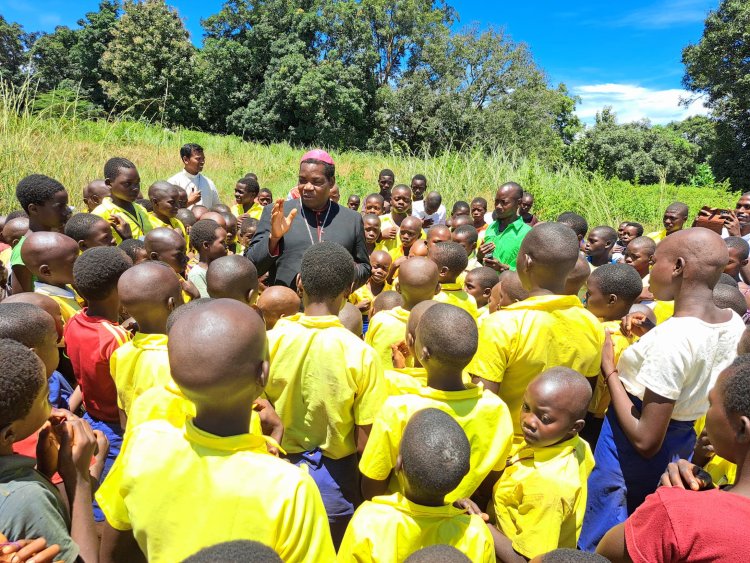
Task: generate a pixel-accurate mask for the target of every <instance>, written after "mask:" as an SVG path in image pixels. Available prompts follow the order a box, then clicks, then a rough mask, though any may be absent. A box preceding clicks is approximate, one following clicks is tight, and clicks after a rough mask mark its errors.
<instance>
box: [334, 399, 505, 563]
mask: <svg viewBox="0 0 750 563" xmlns="http://www.w3.org/2000/svg"><path fill="white" fill-rule="evenodd" d="M400 442H401V444H400V451H401V458H402V464H401V465H400V466H399V468H398V471H400V472H401V473H402V479H401V480H403V482H404V483H405V489H406V492H405V493H404V494H401V493H395V494H392V495H388V496H377V497H375V498H373V499H372V500H371V501H366V502H365V503H363V504H362V505H361V506H360V507H359V508H358V509H357V512H356V513H355V515H354V517H353V518H352V521H351V523H350V525H349V527H348V529H347V531H346V535H345V537H344V541H343V542H342V544H341V549H340V550H339V553H338V561H341V562H342V563H344V562H347V563H348V562H349V561H361V562H373V563H376V562H382V563H386V562H393V561H404V559H406V558H407V557H408V556H409V555H411V554H412V553H414V552H415V551H418V550H419V549H421V548H423V547H425V546H429V545H436V544H444V545H451V546H454V547H456V548H457V549H458V550H459V551H461V552H462V553H464V554H466V555H467V556H469V559H470V560H471V561H475V562H487V563H489V562H494V561H495V555H494V550H493V544H492V537H491V535H490V532H489V529H488V527H487V525H486V524H485V523H484V521H483V520H482V518H481V517H480V516H478V515H469V514H466V513H465V511H464V510H462V509H459V508H456V507H455V506H453V505H451V504H450V502H448V501H447V499H446V498H445V496H446V493H448V492H450V491H451V490H452V489H453V488H454V487H455V486H456V485H457V484H458V483H459V482H460V481H461V479H462V478H463V477H464V476H465V475H466V473H467V472H468V471H470V464H469V458H470V449H471V446H470V445H469V441H468V440H467V438H466V435H465V434H464V432H463V431H462V430H461V428H460V425H458V424H456V422H455V421H454V420H453V419H452V418H451V417H450V416H449V415H447V414H445V413H444V412H441V411H440V410H437V409H425V410H421V411H419V412H418V413H415V414H414V415H413V416H411V417H410V419H409V421H408V424H407V425H406V428H405V429H404V433H403V439H401V440H400Z"/></svg>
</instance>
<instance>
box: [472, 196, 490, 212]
mask: <svg viewBox="0 0 750 563" xmlns="http://www.w3.org/2000/svg"><path fill="white" fill-rule="evenodd" d="M475 203H478V204H480V205H482V206H484V208H485V209H487V200H486V199H484V198H483V197H475V198H474V199H472V200H471V204H472V205H474V204H475Z"/></svg>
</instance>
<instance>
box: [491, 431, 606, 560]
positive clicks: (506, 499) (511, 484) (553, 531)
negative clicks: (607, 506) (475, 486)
mask: <svg viewBox="0 0 750 563" xmlns="http://www.w3.org/2000/svg"><path fill="white" fill-rule="evenodd" d="M593 468H594V456H593V455H592V453H591V448H590V447H589V445H588V444H587V443H586V441H585V440H583V439H582V438H580V437H579V436H578V435H576V436H575V437H573V438H571V439H570V440H566V441H565V442H562V443H560V444H556V445H554V446H547V447H546V448H533V447H530V446H529V445H528V444H526V442H521V443H520V444H518V445H517V446H515V447H514V448H513V452H512V454H511V457H510V459H508V466H507V468H506V469H505V471H504V472H503V474H502V476H501V477H500V479H499V480H498V482H497V483H496V484H495V487H494V490H493V510H491V512H494V515H495V517H496V520H497V527H498V528H499V529H500V530H502V532H503V534H505V535H506V536H507V537H508V539H510V541H511V542H512V544H513V549H515V550H516V551H517V552H518V553H520V554H521V555H523V556H524V557H526V558H528V559H531V558H532V557H536V556H537V555H540V554H542V553H547V552H549V551H552V550H554V549H557V548H563V547H565V548H569V549H575V548H576V544H577V543H578V536H579V535H580V534H581V525H582V524H583V515H584V513H585V512H586V492H587V488H586V481H587V479H588V477H589V475H590V474H591V470H592V469H593Z"/></svg>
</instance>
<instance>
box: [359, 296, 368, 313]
mask: <svg viewBox="0 0 750 563" xmlns="http://www.w3.org/2000/svg"><path fill="white" fill-rule="evenodd" d="M370 303H372V301H370V300H369V299H363V300H362V301H360V302H359V303H357V309H359V310H360V312H362V313H366V312H367V311H369V310H370Z"/></svg>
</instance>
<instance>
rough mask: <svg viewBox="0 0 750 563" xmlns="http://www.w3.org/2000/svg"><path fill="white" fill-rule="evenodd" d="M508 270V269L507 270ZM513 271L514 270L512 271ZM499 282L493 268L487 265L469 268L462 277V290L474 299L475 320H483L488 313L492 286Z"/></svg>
mask: <svg viewBox="0 0 750 563" xmlns="http://www.w3.org/2000/svg"><path fill="white" fill-rule="evenodd" d="M508 271H509V272H510V270H508ZM514 273H515V272H514ZM498 283H500V278H499V277H498V274H497V272H496V271H495V270H493V269H492V268H488V267H487V266H480V267H478V268H474V269H473V270H470V271H469V272H468V273H467V274H466V278H465V279H464V291H465V292H466V293H468V294H469V295H471V296H472V297H473V298H474V301H476V304H477V312H478V314H479V316H478V317H477V322H481V321H483V320H484V319H485V318H487V317H488V316H489V315H490V312H491V311H490V294H491V293H492V288H493V287H495V286H496V285H497V284H498Z"/></svg>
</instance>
